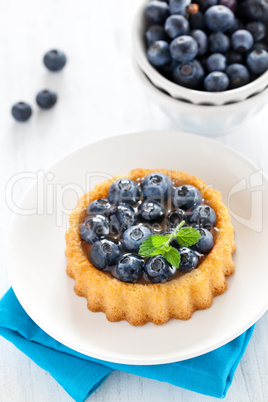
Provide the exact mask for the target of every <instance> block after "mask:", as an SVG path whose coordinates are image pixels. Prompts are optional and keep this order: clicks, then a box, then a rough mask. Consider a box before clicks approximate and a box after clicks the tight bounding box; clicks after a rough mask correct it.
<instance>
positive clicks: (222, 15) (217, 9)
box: [205, 6, 235, 32]
mask: <svg viewBox="0 0 268 402" xmlns="http://www.w3.org/2000/svg"><path fill="white" fill-rule="evenodd" d="M234 20H235V17H234V13H233V12H232V11H231V10H230V9H229V8H227V7H225V6H212V7H210V8H208V9H207V11H206V12H205V21H206V24H207V26H208V28H209V29H210V30H211V31H215V32H219V31H221V32H225V31H227V29H230V28H231V27H232V25H233V24H234Z"/></svg>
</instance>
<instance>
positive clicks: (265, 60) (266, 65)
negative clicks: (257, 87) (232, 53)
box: [247, 50, 268, 75]
mask: <svg viewBox="0 0 268 402" xmlns="http://www.w3.org/2000/svg"><path fill="white" fill-rule="evenodd" d="M247 65H248V68H249V69H250V71H251V72H252V73H254V74H258V75H259V74H263V73H264V72H265V71H266V70H268V53H267V52H266V51H265V50H253V51H252V52H251V53H250V54H249V55H248V57H247Z"/></svg>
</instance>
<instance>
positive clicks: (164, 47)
mask: <svg viewBox="0 0 268 402" xmlns="http://www.w3.org/2000/svg"><path fill="white" fill-rule="evenodd" d="M147 57H148V60H149V62H150V63H151V64H152V65H153V66H155V67H162V66H164V65H166V64H168V63H169V62H170V61H171V57H170V51H169V44H168V43H167V42H165V41H163V40H158V41H156V42H154V43H153V44H152V45H151V46H150V47H149V49H148V51H147Z"/></svg>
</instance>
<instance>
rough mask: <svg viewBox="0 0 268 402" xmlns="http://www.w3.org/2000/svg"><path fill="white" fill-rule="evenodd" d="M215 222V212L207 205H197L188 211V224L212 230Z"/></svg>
mask: <svg viewBox="0 0 268 402" xmlns="http://www.w3.org/2000/svg"><path fill="white" fill-rule="evenodd" d="M216 220H217V217H216V214H215V211H214V209H212V208H211V207H210V206H209V205H198V206H197V207H193V209H192V210H191V211H190V215H189V223H191V224H194V225H198V226H200V227H203V228H205V229H208V230H210V229H212V228H213V227H214V226H215V223H216Z"/></svg>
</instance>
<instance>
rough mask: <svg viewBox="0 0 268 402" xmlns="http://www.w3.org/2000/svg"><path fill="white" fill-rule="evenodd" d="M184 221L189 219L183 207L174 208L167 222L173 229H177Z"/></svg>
mask: <svg viewBox="0 0 268 402" xmlns="http://www.w3.org/2000/svg"><path fill="white" fill-rule="evenodd" d="M182 221H185V222H186V221H187V216H186V213H185V211H183V209H174V210H173V211H171V212H170V213H169V214H168V216H167V218H166V224H167V226H168V227H169V228H171V229H175V228H176V227H177V226H178V225H179V223H181V222H182Z"/></svg>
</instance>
